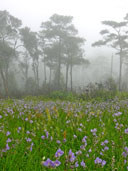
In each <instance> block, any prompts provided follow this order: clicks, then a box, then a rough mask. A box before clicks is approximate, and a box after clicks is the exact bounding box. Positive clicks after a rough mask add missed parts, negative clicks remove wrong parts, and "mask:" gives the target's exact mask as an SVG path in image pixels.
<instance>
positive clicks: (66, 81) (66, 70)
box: [65, 64, 69, 91]
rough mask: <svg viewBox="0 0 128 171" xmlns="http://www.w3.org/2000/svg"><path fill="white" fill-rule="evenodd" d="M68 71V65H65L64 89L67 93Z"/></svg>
mask: <svg viewBox="0 0 128 171" xmlns="http://www.w3.org/2000/svg"><path fill="white" fill-rule="evenodd" d="M68 69H69V65H68V64H67V65H66V85H65V89H66V91H67V88H68Z"/></svg>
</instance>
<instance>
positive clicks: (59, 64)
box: [57, 37, 61, 89]
mask: <svg viewBox="0 0 128 171" xmlns="http://www.w3.org/2000/svg"><path fill="white" fill-rule="evenodd" d="M58 58H59V59H58V74H57V76H58V80H57V82H58V83H57V84H58V85H57V88H58V89H60V74H61V71H60V68H61V38H60V37H59V55H58Z"/></svg>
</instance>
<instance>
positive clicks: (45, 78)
mask: <svg viewBox="0 0 128 171" xmlns="http://www.w3.org/2000/svg"><path fill="white" fill-rule="evenodd" d="M46 81H47V76H46V64H45V57H44V84H45V85H46Z"/></svg>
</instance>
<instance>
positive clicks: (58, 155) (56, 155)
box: [55, 148, 64, 158]
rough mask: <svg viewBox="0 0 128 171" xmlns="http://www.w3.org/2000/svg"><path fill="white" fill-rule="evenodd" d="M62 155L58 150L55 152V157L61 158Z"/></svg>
mask: <svg viewBox="0 0 128 171" xmlns="http://www.w3.org/2000/svg"><path fill="white" fill-rule="evenodd" d="M63 154H64V152H63V151H62V150H61V149H60V148H59V149H58V150H57V152H56V153H55V157H57V158H58V157H61V156H62V155H63Z"/></svg>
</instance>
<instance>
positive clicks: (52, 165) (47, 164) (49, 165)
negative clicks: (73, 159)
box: [43, 158, 55, 167]
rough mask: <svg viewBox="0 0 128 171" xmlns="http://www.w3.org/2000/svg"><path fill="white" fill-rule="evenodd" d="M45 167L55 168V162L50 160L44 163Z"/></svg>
mask: <svg viewBox="0 0 128 171" xmlns="http://www.w3.org/2000/svg"><path fill="white" fill-rule="evenodd" d="M43 165H44V166H45V167H55V164H54V162H53V161H52V160H50V159H49V158H48V159H47V160H46V161H45V162H43Z"/></svg>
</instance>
